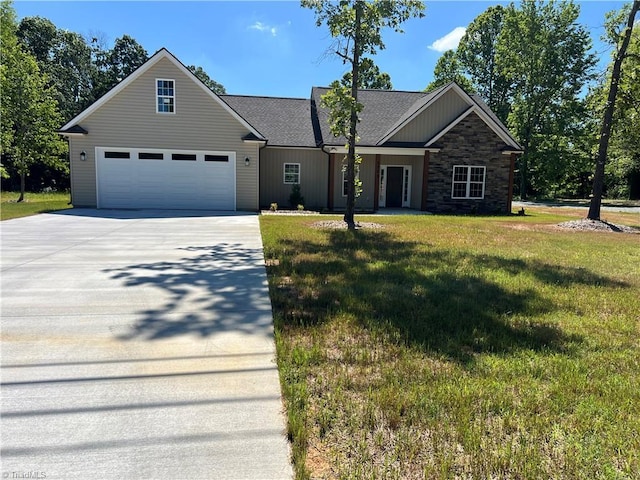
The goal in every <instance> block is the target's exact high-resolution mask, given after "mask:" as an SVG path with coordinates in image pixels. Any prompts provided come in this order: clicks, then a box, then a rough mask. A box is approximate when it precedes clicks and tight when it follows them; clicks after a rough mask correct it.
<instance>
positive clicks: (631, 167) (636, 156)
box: [595, 11, 640, 198]
mask: <svg viewBox="0 0 640 480" xmlns="http://www.w3.org/2000/svg"><path fill="white" fill-rule="evenodd" d="M622 13H623V15H624V14H626V15H628V12H625V11H622ZM612 18H614V19H615V17H612ZM614 21H615V20H614ZM623 23H624V21H623ZM618 25H619V24H618ZM608 30H609V31H610V32H611V33H612V34H613V32H614V31H617V30H614V28H613V25H610V26H608ZM619 35H620V32H618V36H619ZM612 41H614V42H615V43H616V44H617V43H618V41H619V40H618V38H614V39H612ZM610 75H611V74H610V71H609V74H608V75H607V76H606V77H604V78H603V79H602V83H601V84H600V85H599V87H598V88H597V89H596V90H595V93H596V95H597V96H598V100H597V102H598V105H599V108H598V109H597V111H598V112H600V114H601V113H602V110H603V107H604V102H606V90H605V88H604V85H605V84H606V83H608V82H609V80H610ZM605 192H606V194H607V196H611V197H616V198H640V26H638V24H637V23H636V25H635V26H634V28H633V33H632V35H631V40H630V42H629V46H628V47H627V53H626V55H625V58H624V60H623V63H622V70H621V76H620V82H619V84H618V96H617V98H616V105H615V113H614V117H613V129H612V132H611V137H610V140H609V150H608V157H607V165H606V179H605Z"/></svg>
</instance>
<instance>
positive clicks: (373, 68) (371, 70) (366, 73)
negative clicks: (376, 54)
mask: <svg viewBox="0 0 640 480" xmlns="http://www.w3.org/2000/svg"><path fill="white" fill-rule="evenodd" d="M342 85H344V86H345V87H349V86H350V85H351V72H347V73H345V74H344V75H343V77H342ZM358 88H360V89H365V88H367V89H371V90H392V89H393V85H392V84H391V77H390V76H389V74H388V73H384V72H382V73H380V68H378V66H377V65H376V64H375V63H373V60H371V59H370V58H363V59H362V61H361V62H360V72H359V74H358Z"/></svg>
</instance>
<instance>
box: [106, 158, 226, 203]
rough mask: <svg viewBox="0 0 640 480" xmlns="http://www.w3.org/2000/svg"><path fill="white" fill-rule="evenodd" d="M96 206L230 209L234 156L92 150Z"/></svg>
mask: <svg viewBox="0 0 640 480" xmlns="http://www.w3.org/2000/svg"><path fill="white" fill-rule="evenodd" d="M96 160H97V164H96V177H97V179H96V180H97V186H98V192H97V194H98V208H167V209H182V210H184V209H198V210H235V209H236V174H235V172H236V155H235V152H205V151H199V150H154V149H149V148H102V147H99V148H96Z"/></svg>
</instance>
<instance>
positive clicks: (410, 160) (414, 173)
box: [380, 155, 424, 210]
mask: <svg viewBox="0 0 640 480" xmlns="http://www.w3.org/2000/svg"><path fill="white" fill-rule="evenodd" d="M384 165H396V166H399V165H403V166H404V165H411V200H410V205H409V206H410V208H415V209H417V210H419V209H420V206H421V203H422V172H423V170H424V158H423V157H419V156H409V155H382V157H381V158H380V166H384Z"/></svg>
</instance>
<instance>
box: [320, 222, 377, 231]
mask: <svg viewBox="0 0 640 480" xmlns="http://www.w3.org/2000/svg"><path fill="white" fill-rule="evenodd" d="M311 227H312V228H327V229H334V230H338V229H340V230H346V229H347V224H346V223H345V222H344V221H343V220H323V221H320V222H314V223H312V224H311ZM383 228H384V225H382V224H380V223H374V222H356V230H361V229H371V230H380V229H383Z"/></svg>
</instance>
